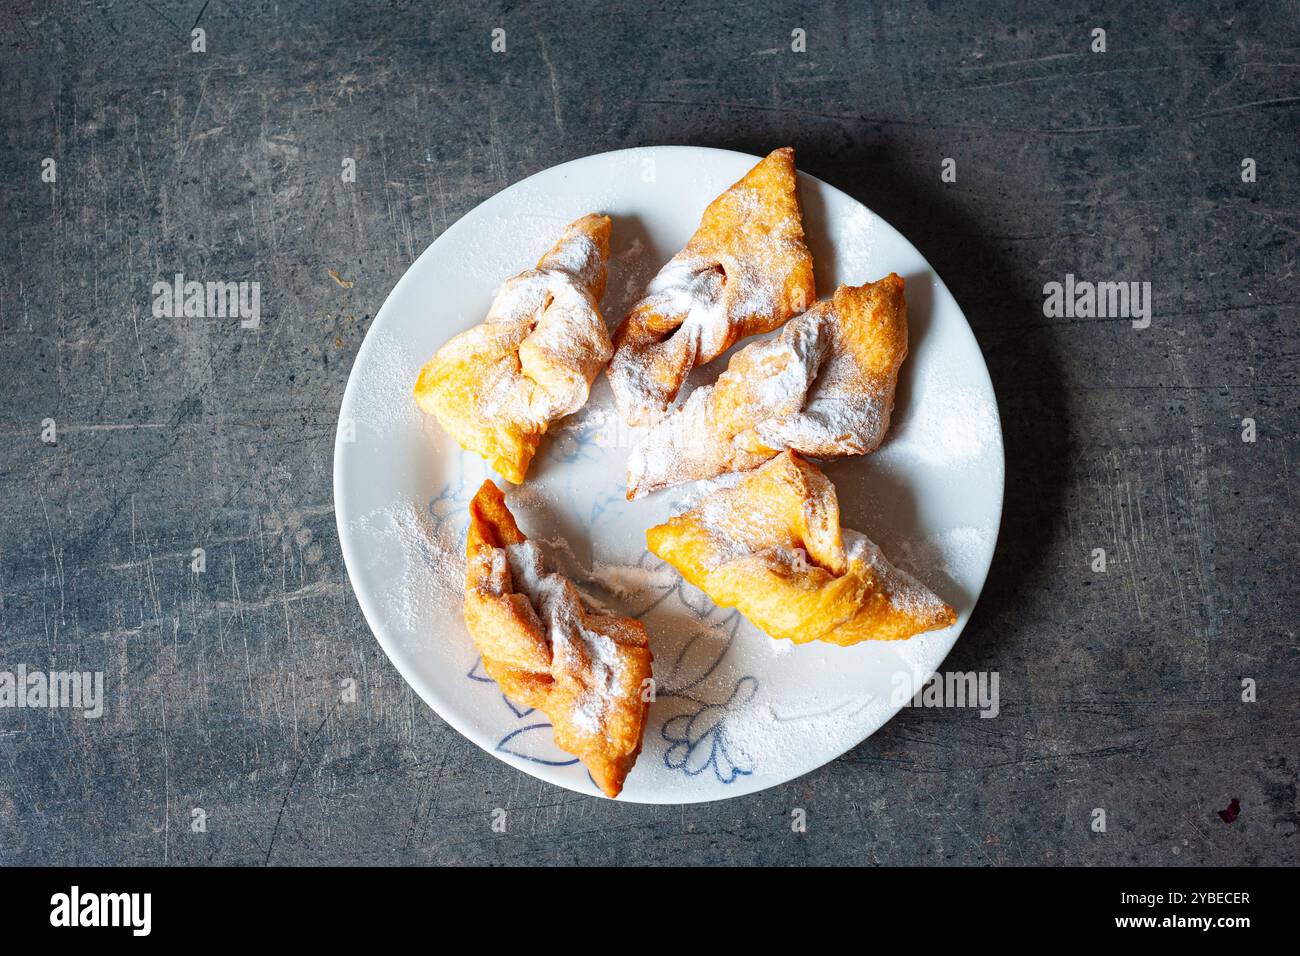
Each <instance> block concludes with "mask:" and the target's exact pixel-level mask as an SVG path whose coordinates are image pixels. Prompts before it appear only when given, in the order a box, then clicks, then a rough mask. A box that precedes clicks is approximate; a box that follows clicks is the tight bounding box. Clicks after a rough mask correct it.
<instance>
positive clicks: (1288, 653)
mask: <svg viewBox="0 0 1300 956" xmlns="http://www.w3.org/2000/svg"><path fill="white" fill-rule="evenodd" d="M746 6H747V9H746V10H745V11H744V12H737V11H736V10H735V9H734V7H733V4H731V3H703V4H698V5H691V6H690V7H689V8H688V7H686V6H685V5H681V4H666V3H658V2H653V0H636V2H632V3H623V2H607V3H602V4H599V5H597V6H595V7H593V8H591V9H584V8H583V7H582V5H580V4H565V5H561V6H560V7H558V8H556V7H554V6H553V5H550V4H542V3H537V4H528V3H522V4H492V3H487V4H468V3H466V4H445V5H443V4H424V3H420V4H415V3H405V2H391V3H383V4H376V5H375V6H373V7H369V6H366V5H363V4H360V3H347V2H320V3H294V2H280V3H241V4H239V5H238V9H235V5H233V4H229V3H224V2H219V0H213V2H211V3H209V4H206V5H205V4H204V3H203V0H191V2H187V3H176V2H167V0H155V2H151V3H130V2H122V3H118V2H98V3H89V2H88V3H75V4H74V3H57V2H55V3H30V4H19V5H17V6H15V5H14V4H12V3H5V4H4V8H5V12H4V14H3V23H4V29H3V30H2V31H0V34H2V35H3V39H0V45H2V46H3V58H4V69H3V78H2V82H0V87H2V88H0V110H2V119H3V123H2V127H3V128H2V130H0V141H2V143H3V149H2V152H0V163H2V164H3V165H2V166H0V173H2V177H0V191H2V195H3V202H4V219H3V230H0V399H2V401H0V426H2V428H3V434H4V442H3V445H0V669H13V668H15V667H16V666H17V665H18V664H19V663H25V664H26V665H27V666H28V667H29V668H32V669H81V670H102V671H104V672H105V679H106V684H107V698H108V699H107V705H106V712H105V714H104V716H103V717H102V718H101V719H99V720H85V719H83V718H82V717H80V716H78V715H75V714H70V713H67V712H61V711H55V712H48V711H47V712H39V713H38V712H32V711H26V710H22V711H19V710H0V862H4V863H72V864H98V863H124V864H145V863H149V864H159V863H166V864H187V865H188V864H202V863H229V864H261V863H271V864H294V863H388V862H401V863H575V862H590V863H605V862H611V861H619V862H633V863H741V864H743V863H759V862H761V863H811V862H817V863H833V864H837V863H874V862H879V863H905V864H936V863H959V864H1022V863H1028V864H1060V863H1072V864H1106V863H1115V864H1129V863H1157V864H1160V863H1167V864H1179V863H1184V864H1187V863H1214V864H1238V863H1296V862H1300V836H1298V835H1297V825H1298V824H1300V802H1298V798H1297V772H1298V770H1300V746H1297V723H1298V722H1297V717H1298V716H1300V693H1298V690H1300V653H1298V648H1297V638H1296V626H1297V625H1296V620H1297V616H1298V615H1297V611H1298V610H1300V608H1298V607H1297V605H1298V601H1297V585H1298V584H1300V582H1298V581H1297V562H1296V538H1297V532H1298V531H1300V529H1298V528H1297V519H1296V477H1297V476H1296V462H1297V460H1300V448H1298V447H1297V424H1298V422H1300V417H1298V416H1297V398H1298V396H1300V393H1298V392H1297V384H1298V382H1297V366H1298V362H1297V343H1300V329H1298V328H1297V312H1298V309H1297V305H1296V301H1295V296H1296V291H1297V281H1296V280H1297V256H1296V249H1297V241H1296V240H1297V234H1298V231H1300V151H1298V150H1297V138H1296V137H1297V129H1298V126H1300V123H1298V121H1300V7H1297V5H1296V4H1295V3H1294V2H1287V3H1265V4H1253V3H1201V4H1196V5H1194V8H1189V9H1187V10H1186V11H1184V10H1180V9H1176V8H1175V7H1174V5H1170V9H1164V10H1161V9H1157V8H1158V7H1159V6H1160V5H1159V4H1152V3H1137V2H1132V3H1119V4H1112V5H1109V6H1108V7H1106V8H1101V7H1099V8H1098V9H1097V10H1096V11H1095V12H1092V13H1086V14H1085V13H1073V12H1069V13H1067V12H1065V11H1064V10H1058V9H1054V8H1055V7H1057V6H1060V5H1056V4H1052V5H1048V4H1034V3H1027V2H1005V3H987V4H983V5H982V6H981V7H980V8H979V9H978V11H977V10H976V9H974V8H972V7H971V5H969V4H962V5H953V9H950V10H936V9H934V8H933V6H934V5H920V4H899V3H873V4H870V5H869V7H866V6H863V7H861V8H859V7H855V6H852V5H848V4H839V3H817V4H812V5H809V6H808V7H807V8H806V9H805V10H803V11H801V12H797V13H792V12H782V11H781V10H780V7H781V5H780V4H775V3H771V4H768V3H757V4H748V5H746ZM1049 7H1050V8H1052V9H1048V8H1049ZM196 23H197V24H198V25H199V26H201V27H202V28H204V29H205V30H206V36H207V52H206V53H203V54H196V53H191V52H190V50H189V47H190V31H191V28H192V27H193V26H194V25H195V24H196ZM498 26H499V27H504V28H505V29H506V31H507V51H508V52H507V53H506V54H504V55H494V54H492V53H491V52H490V50H489V33H490V31H491V30H492V28H494V27H498ZM1097 26H1100V27H1103V28H1105V29H1106V30H1107V31H1108V35H1107V44H1108V50H1107V52H1106V53H1104V54H1097V53H1093V52H1091V51H1090V50H1089V43H1090V39H1091V38H1090V31H1091V29H1092V28H1093V27H1097ZM795 27H802V28H803V29H805V30H806V31H807V37H808V39H807V45H808V48H807V52H806V53H805V54H802V55H800V54H795V53H792V52H791V51H790V33H791V30H792V29H793V28H795ZM657 143H688V144H697V145H708V146H720V147H727V148H732V149H739V150H745V151H749V152H752V153H764V152H766V151H767V150H769V149H770V148H772V147H774V146H776V145H780V144H785V143H791V144H793V145H795V146H796V147H797V148H798V152H799V164H800V166H801V167H802V168H803V169H805V170H807V171H808V172H810V173H813V174H815V175H817V176H820V177H822V178H824V179H825V180H827V181H828V182H830V183H833V184H835V185H837V186H839V187H841V188H843V189H845V190H847V191H848V192H849V193H851V194H852V195H854V196H855V197H857V198H858V199H860V200H862V201H863V202H865V203H867V204H868V205H869V206H871V207H872V208H873V209H875V210H876V211H877V212H879V213H881V214H882V215H883V216H884V217H885V218H886V219H888V220H889V221H890V222H892V223H893V224H894V225H895V226H897V227H898V228H899V229H900V230H901V231H902V232H903V233H904V234H905V235H907V236H908V237H909V238H911V239H912V241H913V242H915V243H916V244H917V246H919V248H920V249H921V251H922V252H923V253H924V254H925V255H926V256H927V257H928V258H929V259H930V261H931V262H932V263H933V264H934V265H935V266H936V268H937V269H938V271H939V272H940V274H941V275H942V276H943V277H944V279H945V280H946V282H947V283H948V285H949V286H950V287H951V288H952V291H953V292H954V293H955V295H956V297H957V300H958V301H959V302H960V303H961V304H962V306H963V307H964V309H965V311H966V314H967V316H968V318H969V319H970V322H971V324H972V325H973V327H974V329H975V332H976V334H977V336H978V337H979V341H980V344H981V345H982V346H983V349H984V354H985V355H986V357H987V359H988V363H989V367H990V371H991V372H992V375H993V380H994V384H995V386H996V389H997V392H998V398H999V405H1000V408H1001V412H1002V421H1003V427H1004V429H1005V437H1006V451H1007V466H1008V470H1007V498H1006V514H1005V517H1004V520H1003V525H1002V531H1001V538H1000V540H999V543H998V549H997V556H996V558H995V560H994V567H993V571H992V575H991V577H990V578H989V582H988V587H987V588H986V590H985V592H984V596H983V599H982V600H981V602H980V606H979V608H978V609H977V611H976V613H975V616H974V618H973V620H972V622H971V624H970V626H969V627H968V628H967V629H966V633H965V635H964V636H963V638H962V640H961V641H960V642H959V644H958V646H957V648H956V650H955V652H954V654H953V655H952V657H950V658H949V661H948V663H947V665H946V667H947V669H961V670H968V669H973V670H997V671H998V672H999V673H1000V675H1001V694H1002V702H1001V716H1000V717H999V718H997V719H996V720H981V719H979V718H978V716H977V714H976V712H974V711H972V710H956V711H954V710H947V711H910V712H904V713H902V714H901V715H900V716H899V717H898V718H896V719H895V720H894V721H892V722H891V723H890V724H889V725H888V726H887V727H885V728H884V729H883V730H882V731H881V732H879V733H878V734H876V735H875V736H874V737H873V738H871V739H870V740H868V741H866V742H865V743H863V744H862V745H861V746H859V747H857V748H856V749H854V750H853V751H852V752H850V753H849V754H847V755H846V756H844V757H843V758H841V759H839V760H837V761H835V762H834V763H832V764H830V765H828V766H826V767H823V768H822V769H820V770H818V771H817V772H815V773H811V774H809V775H807V776H806V777H803V778H802V779H799V780H796V781H794V782H792V783H789V784H787V785H785V786H781V787H777V788H774V789H771V790H768V791H767V792H765V793H762V794H758V795H755V796H750V797H746V798H743V799H739V800H733V801H728V802H723V803H720V804H715V805H704V806H692V807H686V808H666V807H664V808H657V807H640V806H630V805H629V806H624V805H619V804H614V803H609V802H605V801H601V800H597V799H590V798H586V797H582V796H579V795H576V794H573V793H569V792H567V791H563V790H559V789H556V788H554V787H551V786H548V785H546V784H543V783H540V782H538V781H536V780H533V779H532V778H530V777H528V776H525V775H523V774H521V773H519V772H517V771H515V770H512V769H510V768H509V767H507V766H506V765H504V764H502V763H500V762H498V761H497V760H495V759H493V758H492V757H490V756H488V755H487V754H485V753H483V752H481V751H480V750H478V748H476V747H475V746H473V745H472V744H470V743H468V742H467V741H465V740H464V739H462V738H461V737H460V736H459V735H458V734H457V733H455V732H454V731H452V730H451V729H450V728H448V727H447V726H446V725H445V724H443V722H442V721H441V720H440V719H439V718H438V717H437V716H436V715H435V714H433V713H432V712H431V711H430V710H429V709H428V708H427V707H426V706H424V704H423V703H421V702H420V700H418V699H417V698H416V696H415V695H414V694H413V693H412V692H411V691H410V690H409V689H408V688H407V687H406V685H405V684H404V683H403V681H402V680H401V678H400V677H399V676H398V675H397V673H396V672H395V671H394V670H393V668H392V667H391V666H390V665H389V664H388V662H387V659H386V658H385V657H384V655H383V654H382V652H381V651H380V649H379V647H378V645H377V644H376V642H375V641H374V639H373V638H372V636H371V634H370V632H369V630H368V629H367V627H366V624H365V622H364V620H363V619H362V616H361V612H360V610H359V609H358V607H357V603H356V600H355V598H354V597H353V594H352V591H351V588H350V587H349V584H348V579H347V577H346V574H345V572H344V569H343V565H342V560H341V557H340V554H339V549H338V540H337V535H336V532H335V526H334V514H333V507H332V490H331V477H330V476H331V456H332V445H333V435H334V427H335V416H336V413H337V409H338V407H339V402H340V399H341V397H342V394H343V388H344V384H345V382H346V380H347V376H348V371H349V369H350V367H351V364H352V360H353V357H354V356H355V355H356V351H357V348H358V346H359V345H360V344H361V341H362V339H363V338H364V336H365V334H366V330H367V329H368V327H369V325H370V322H371V320H372V318H373V316H374V314H375V312H376V311H377V310H378V308H379V306H380V304H381V303H382V302H383V300H384V297H385V296H386V295H387V294H388V291H389V290H390V289H391V288H392V287H393V284H394V283H395V282H396V281H397V279H398V277H399V276H401V275H402V273H403V271H404V270H405V269H406V268H407V266H408V265H409V264H410V263H411V261H412V260H413V259H414V258H415V257H416V255H417V254H418V253H419V252H420V251H421V250H422V249H424V248H425V246H426V245H428V243H429V242H431V241H432V240H433V239H434V238H435V237H436V236H438V235H439V234H440V233H441V232H442V231H443V230H444V229H446V228H447V226H448V225H450V224H451V223H453V222H454V221H455V220H456V219H457V218H458V217H460V216H461V215H463V214H464V213H465V212H467V211H468V210H470V209H471V208H473V207H474V206H475V205H476V204H477V203H479V202H480V201H482V200H484V199H486V198H487V197H489V196H491V195H492V194H493V193H495V192H497V191H498V190H500V189H501V188H502V187H504V186H506V185H508V184H510V183H512V182H515V181H516V180H519V179H521V178H523V177H525V176H528V175H529V174H531V173H534V172H537V171H538V170H541V169H544V168H546V167H549V166H551V165H554V164H556V163H560V162H564V161H565V160H569V159H573V158H575V157H578V156H582V155H585V154H588V153H592V152H597V151H601V150H607V149H614V148H620V147H627V146H636V145H646V144H657ZM345 156H351V157H354V158H356V160H357V170H358V175H357V181H356V182H355V183H353V184H347V183H343V182H341V181H340V175H339V174H340V163H341V159H342V157H345ZM45 157H52V158H54V159H55V160H56V162H57V181H56V182H55V183H53V184H49V183H44V182H42V181H41V179H40V169H41V166H40V164H41V161H42V159H43V158H45ZM943 157H953V158H955V159H956V160H957V163H958V181H957V182H956V183H955V184H944V183H942V182H941V181H940V176H939V173H940V162H941V160H942V158H943ZM1244 157H1251V158H1254V159H1255V160H1256V161H1257V164H1258V181H1257V182H1255V183H1253V184H1248V183H1243V182H1242V180H1241V175H1240V169H1241V161H1242V159H1243V158H1244ZM331 269H333V270H335V271H336V272H337V273H338V274H339V275H340V276H342V277H344V278H345V279H347V280H350V281H351V282H353V283H354V284H353V285H352V286H351V287H350V288H344V287H343V286H342V285H340V284H339V283H338V282H336V281H335V280H334V279H333V278H331V276H330V275H329V270H331ZM175 271H182V272H184V273H186V274H187V275H188V276H191V277H197V278H220V279H223V280H231V281H238V280H241V279H248V280H256V281H258V282H260V283H261V287H262V322H261V327H260V328H259V329H257V330H242V329H240V328H239V327H238V323H237V322H232V321H231V320H228V319H179V320H173V319H155V318H153V316H152V314H151V301H152V300H151V296H150V287H151V285H152V283H153V282H154V281H156V280H158V279H167V278H169V277H170V276H171V275H172V273H173V272H175ZM1067 272H1073V273H1075V274H1076V275H1078V276H1079V277H1080V278H1085V279H1093V280H1136V281H1149V282H1151V283H1152V286H1153V294H1154V299H1155V315H1154V319H1153V322H1152V325H1151V327H1150V328H1149V329H1146V330H1143V331H1137V330H1134V329H1133V328H1132V327H1131V326H1130V324H1129V322H1127V321H1124V320H1086V319H1076V320H1069V319H1047V318H1044V316H1043V312H1042V301H1043V300H1042V287H1043V284H1044V283H1045V282H1048V281H1052V280H1057V281H1059V280H1062V279H1063V277H1064V275H1065V273H1067ZM1246 417H1250V418H1254V419H1255V421H1256V423H1257V429H1258V440H1257V441H1256V442H1254V443H1246V442H1243V441H1242V438H1241V435H1242V419H1243V418H1246ZM46 418H53V419H55V421H56V422H57V424H58V427H59V440H58V443H57V445H54V446H50V445H46V444H43V443H42V441H41V438H40V432H41V423H42V420H43V419H46ZM196 546H202V547H203V548H205V549H206V552H207V570H206V572H205V573H203V574H193V573H191V571H190V567H189V564H190V557H189V556H190V551H191V549H192V548H194V547H196ZM1098 547H1101V548H1105V549H1106V551H1107V555H1108V559H1109V570H1108V572H1107V573H1105V574H1097V573H1093V572H1092V571H1091V570H1090V567H1089V565H1090V561H1091V552H1092V549H1094V548H1098ZM1243 677H1251V678H1253V679H1254V680H1255V681H1256V682H1257V686H1258V701H1257V702H1255V703H1243V702H1242V701H1241V699H1240V697H1241V680H1242V678H1243ZM349 678H350V679H353V680H355V681H356V684H357V688H358V697H357V701H356V703H355V704H345V703H341V702H340V694H339V684H340V682H341V681H344V680H346V679H349ZM1233 798H1236V799H1238V800H1239V801H1240V806H1241V813H1240V816H1239V817H1238V818H1237V819H1236V821H1235V822H1233V823H1231V824H1227V823H1224V822H1223V821H1222V820H1221V819H1220V817H1219V816H1218V815H1217V812H1216V811H1218V810H1221V809H1223V808H1224V807H1225V806H1227V805H1228V803H1229V801H1230V800H1232V799H1233ZM796 806H799V807H803V808H805V809H806V810H807V813H808V830H807V832H806V833H803V834H797V833H793V832H792V830H791V826H790V812H791V808H792V807H796ZM496 807H504V808H507V809H508V810H509V811H510V816H509V829H508V832H507V833H505V834H496V833H493V832H492V830H491V828H490V815H491V811H492V809H493V808H496ZM1094 807H1103V808H1105V810H1106V813H1107V831H1106V832H1105V833H1095V832H1093V831H1092V829H1091V828H1090V822H1091V812H1092V809H1093V808H1094ZM194 808H203V810H204V812H205V813H206V814H207V830H206V832H201V833H195V832H192V830H191V826H190V822H191V814H192V811H193V809H194Z"/></svg>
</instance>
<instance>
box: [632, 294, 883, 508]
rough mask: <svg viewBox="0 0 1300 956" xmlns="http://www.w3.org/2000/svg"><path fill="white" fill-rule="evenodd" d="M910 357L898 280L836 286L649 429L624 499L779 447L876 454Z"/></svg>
mask: <svg viewBox="0 0 1300 956" xmlns="http://www.w3.org/2000/svg"><path fill="white" fill-rule="evenodd" d="M906 357H907V303H906V301H905V300H904V298H903V280H902V278H901V277H899V276H898V275H896V274H894V273H891V274H889V275H888V276H886V277H885V278H883V279H881V280H880V281H879V282H871V283H867V284H866V285H860V286H844V285H842V286H840V287H839V288H838V289H836V290H835V295H834V296H833V297H832V298H831V299H829V300H827V301H824V302H819V303H817V305H815V306H813V307H812V308H811V309H809V310H808V311H807V312H805V313H804V314H803V315H800V316H797V317H795V318H793V319H791V320H790V321H789V322H787V323H786V325H785V327H784V328H782V329H781V332H780V334H779V335H777V336H776V337H775V338H771V339H768V340H766V341H763V342H755V343H754V344H753V345H748V346H746V347H745V348H743V349H741V350H740V351H739V352H737V353H736V354H735V355H734V356H733V357H732V359H731V361H730V363H728V365H727V370H726V371H725V372H723V373H722V375H721V376H719V377H718V381H717V382H716V383H715V384H714V385H706V386H703V387H701V388H698V389H696V390H695V391H694V392H692V393H691V395H690V397H689V398H687V400H686V402H685V404H683V405H682V406H681V407H680V408H679V409H677V410H676V411H675V412H673V414H672V415H670V416H669V417H668V418H666V419H664V420H663V421H661V422H659V423H658V424H657V425H655V426H653V427H652V428H651V429H650V430H649V431H648V432H647V433H646V434H645V435H644V436H643V437H642V438H641V439H640V441H639V442H638V443H637V444H636V446H635V447H634V448H633V449H632V453H631V454H630V455H629V456H628V463H627V485H628V489H627V496H628V497H629V498H640V497H642V496H643V495H645V494H647V493H649V492H651V491H656V490H658V489H659V488H665V487H667V486H669V485H675V484H678V483H680V482H683V481H691V480H700V479H704V478H712V477H714V476H715V475H720V474H723V473H724V472H729V471H748V470H749V469H751V468H756V467H758V466H759V465H761V464H762V463H763V462H765V461H767V460H768V459H770V458H772V457H773V456H774V455H776V454H778V453H779V452H780V451H781V450H782V449H784V448H790V449H793V450H794V451H797V452H799V453H800V454H803V455H808V456H810V457H813V458H844V457H847V456H849V455H865V454H867V453H868V452H872V451H875V450H876V448H878V447H879V446H880V443H881V441H882V440H883V439H884V437H885V432H886V431H887V430H888V429H889V417H890V414H891V413H892V411H893V407H894V390H895V388H896V386H897V385H898V370H899V367H900V366H901V365H902V364H903V360H904V359H905V358H906Z"/></svg>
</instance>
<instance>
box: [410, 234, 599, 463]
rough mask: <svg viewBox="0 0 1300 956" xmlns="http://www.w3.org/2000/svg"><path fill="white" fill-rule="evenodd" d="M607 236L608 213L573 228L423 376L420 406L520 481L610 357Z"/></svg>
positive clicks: (507, 287)
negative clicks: (603, 308)
mask: <svg viewBox="0 0 1300 956" xmlns="http://www.w3.org/2000/svg"><path fill="white" fill-rule="evenodd" d="M609 231H610V220H609V217H608V216H598V215H595V214H590V215H586V216H583V217H582V218H581V219H578V220H577V221H575V222H573V223H570V224H569V226H568V227H567V228H566V229H565V231H564V234H563V235H562V236H561V237H560V238H559V240H558V241H557V242H556V243H555V245H554V246H552V247H551V249H550V250H548V251H547V252H546V254H545V255H543V256H542V258H541V259H540V260H538V263H537V267H536V268H535V269H529V270H527V271H525V272H521V273H519V274H518V275H516V276H513V277H511V278H510V279H507V280H506V281H505V282H504V283H503V284H502V286H501V291H500V292H499V293H498V294H497V297H496V299H495V300H494V301H493V303H492V308H491V309H490V310H489V311H488V315H487V318H486V319H484V321H483V322H482V323H481V324H479V325H477V326H475V327H474V328H472V329H469V330H468V331H466V332H462V333H461V334H460V335H457V336H456V337H455V338H453V339H451V341H449V342H447V343H446V344H445V345H444V346H443V347H442V348H440V349H439V350H438V352H437V354H436V355H434V357H433V359H432V360H430V361H429V363H428V364H426V365H425V366H424V368H423V369H421V370H420V376H419V379H418V380H417V381H416V384H415V400H416V401H417V402H418V403H419V405H420V407H421V408H422V409H423V410H424V411H426V412H427V413H429V414H430V415H433V416H434V417H436V418H437V419H438V422H439V423H440V424H441V425H442V426H443V427H444V428H445V429H447V431H448V432H450V433H451V435H452V437H454V438H455V439H456V440H457V441H458V442H459V443H460V445H461V447H462V448H465V449H466V450H468V451H472V452H474V453H475V454H478V455H481V456H482V457H483V458H485V459H486V460H487V462H488V464H490V465H491V466H492V467H493V468H494V469H495V470H496V471H497V472H498V473H499V474H500V475H501V476H502V477H504V478H506V479H507V480H508V481H511V482H514V483H515V484H520V483H521V482H522V481H523V480H524V476H525V474H526V473H527V471H528V466H529V463H530V462H531V461H532V459H533V455H534V454H535V453H536V452H537V445H538V442H540V441H541V438H542V436H543V435H544V434H545V433H546V430H547V428H548V427H549V426H550V425H551V423H552V422H554V421H556V420H557V419H559V418H562V417H564V416H565V415H570V414H572V413H573V412H575V411H577V410H578V409H579V408H581V407H582V406H583V405H584V404H585V403H586V401H587V396H588V394H589V392H590V387H591V382H592V380H593V379H595V377H596V375H597V374H598V373H599V372H600V370H601V369H602V368H604V366H605V363H606V362H608V361H609V357H610V355H611V354H612V353H613V345H612V344H611V342H610V340H609V333H608V332H607V331H606V329H605V322H604V319H602V318H601V315H600V309H599V302H600V297H601V295H602V294H603V293H604V290H605V278H606V263H607V261H608V260H609Z"/></svg>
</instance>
